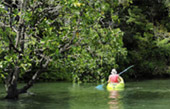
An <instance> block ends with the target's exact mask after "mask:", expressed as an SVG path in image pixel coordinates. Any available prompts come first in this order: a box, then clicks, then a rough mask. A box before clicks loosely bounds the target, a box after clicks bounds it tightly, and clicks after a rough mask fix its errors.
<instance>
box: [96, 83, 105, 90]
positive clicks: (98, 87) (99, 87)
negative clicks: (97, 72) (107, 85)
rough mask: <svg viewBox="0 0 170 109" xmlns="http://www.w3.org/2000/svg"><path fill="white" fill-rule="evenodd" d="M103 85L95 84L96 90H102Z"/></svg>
mask: <svg viewBox="0 0 170 109" xmlns="http://www.w3.org/2000/svg"><path fill="white" fill-rule="evenodd" d="M103 86H104V84H101V85H98V86H96V89H98V90H104V88H103Z"/></svg>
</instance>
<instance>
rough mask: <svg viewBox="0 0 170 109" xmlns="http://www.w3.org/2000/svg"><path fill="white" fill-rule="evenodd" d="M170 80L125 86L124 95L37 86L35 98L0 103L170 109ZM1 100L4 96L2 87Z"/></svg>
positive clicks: (24, 107)
mask: <svg viewBox="0 0 170 109" xmlns="http://www.w3.org/2000/svg"><path fill="white" fill-rule="evenodd" d="M169 83H170V80H149V81H142V82H129V83H126V87H125V90H124V91H121V92H118V91H112V92H108V91H106V90H103V91H100V90H96V89H95V86H96V84H82V85H77V84H72V83H38V84H35V85H34V87H33V88H31V90H30V91H31V92H34V94H35V95H32V96H30V95H27V94H24V95H21V96H20V99H19V100H16V101H13V100H0V109H169V107H170V84H169ZM0 88H1V90H0V98H2V97H3V96H5V92H4V87H3V86H2V85H0Z"/></svg>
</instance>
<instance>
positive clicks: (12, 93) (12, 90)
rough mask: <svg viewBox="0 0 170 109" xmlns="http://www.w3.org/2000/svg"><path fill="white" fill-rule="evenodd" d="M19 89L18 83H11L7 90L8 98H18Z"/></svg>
mask: <svg viewBox="0 0 170 109" xmlns="http://www.w3.org/2000/svg"><path fill="white" fill-rule="evenodd" d="M18 96H19V94H18V90H17V85H16V84H11V85H10V86H9V87H8V90H7V96H6V97H5V98H6V99H18Z"/></svg>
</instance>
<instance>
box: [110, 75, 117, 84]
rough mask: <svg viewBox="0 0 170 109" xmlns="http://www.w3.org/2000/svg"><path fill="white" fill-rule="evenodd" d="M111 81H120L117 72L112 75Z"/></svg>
mask: <svg viewBox="0 0 170 109" xmlns="http://www.w3.org/2000/svg"><path fill="white" fill-rule="evenodd" d="M109 78H110V82H111V83H118V82H119V81H118V78H119V75H118V74H115V75H110V77H109Z"/></svg>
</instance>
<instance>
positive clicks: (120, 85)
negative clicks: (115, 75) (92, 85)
mask: <svg viewBox="0 0 170 109" xmlns="http://www.w3.org/2000/svg"><path fill="white" fill-rule="evenodd" d="M120 79H121V81H120V82H119V83H108V84H107V86H106V88H107V90H108V91H113V90H117V91H119V90H124V87H125V83H124V80H123V78H122V77H120Z"/></svg>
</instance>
